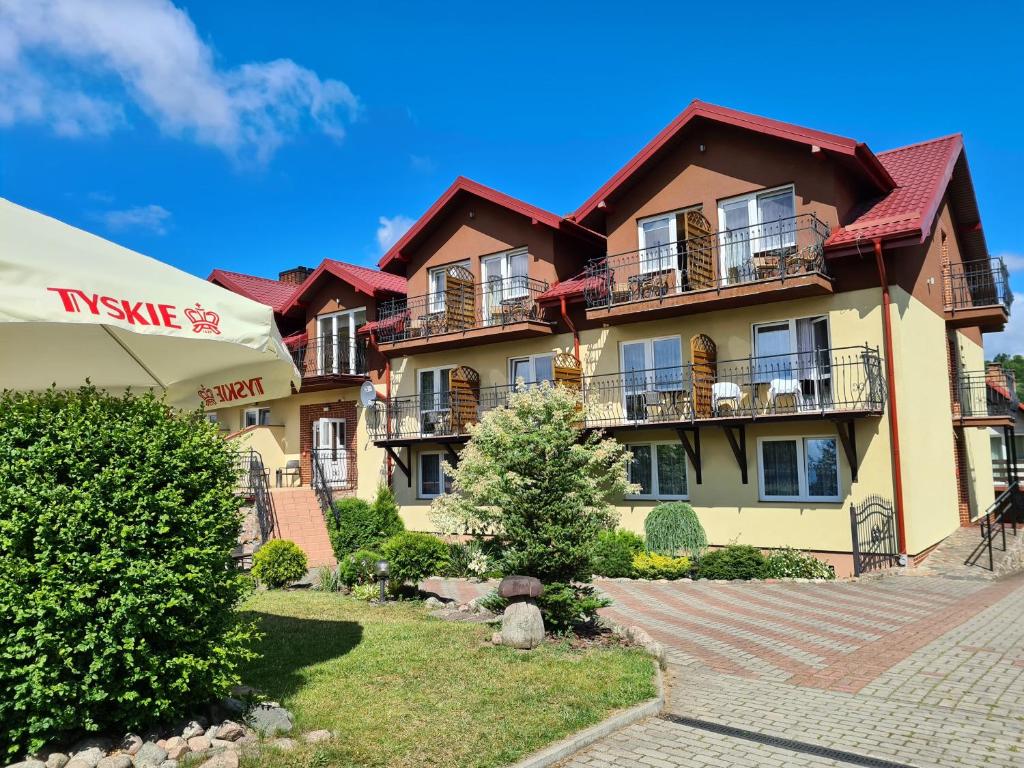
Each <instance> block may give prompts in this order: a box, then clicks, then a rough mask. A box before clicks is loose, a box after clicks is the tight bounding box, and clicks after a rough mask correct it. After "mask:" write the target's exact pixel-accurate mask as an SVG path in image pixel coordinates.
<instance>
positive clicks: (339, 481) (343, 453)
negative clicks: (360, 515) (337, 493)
mask: <svg viewBox="0 0 1024 768" xmlns="http://www.w3.org/2000/svg"><path fill="white" fill-rule="evenodd" d="M345 437H346V433H345V420H344V419H335V418H324V419H317V420H316V421H315V422H313V473H314V474H315V475H316V477H317V479H320V478H323V479H324V480H325V481H326V482H327V484H328V485H329V486H332V487H333V486H339V485H344V484H345V482H346V481H347V480H348V448H347V447H346V446H347V442H346V439H345Z"/></svg>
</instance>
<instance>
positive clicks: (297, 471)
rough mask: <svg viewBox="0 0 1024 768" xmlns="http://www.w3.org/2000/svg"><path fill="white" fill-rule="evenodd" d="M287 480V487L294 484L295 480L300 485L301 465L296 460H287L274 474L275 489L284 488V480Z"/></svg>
mask: <svg viewBox="0 0 1024 768" xmlns="http://www.w3.org/2000/svg"><path fill="white" fill-rule="evenodd" d="M285 477H287V478H288V481H289V482H288V485H289V486H292V485H295V484H296V483H295V482H294V481H295V480H299V482H300V483H301V479H302V472H301V465H300V463H299V460H298V459H288V461H287V462H286V463H285V465H284V467H283V468H279V469H278V470H277V473H276V481H277V487H278V488H281V487H283V486H284V479H285Z"/></svg>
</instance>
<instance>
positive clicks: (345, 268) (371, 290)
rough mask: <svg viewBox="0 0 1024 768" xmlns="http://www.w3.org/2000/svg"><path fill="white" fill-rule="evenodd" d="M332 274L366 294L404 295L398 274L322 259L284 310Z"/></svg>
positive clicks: (403, 288) (403, 284)
mask: <svg viewBox="0 0 1024 768" xmlns="http://www.w3.org/2000/svg"><path fill="white" fill-rule="evenodd" d="M325 274H326V275H333V276H334V277H337V278H338V279H339V280H343V281H344V282H346V283H348V284H349V285H351V286H352V287H353V288H355V289H356V290H357V291H359V292H360V293H365V294H366V295H367V296H381V295H394V294H398V295H404V294H405V284H406V280H405V278H404V277H402V276H400V275H393V274H391V273H389V272H381V271H380V270H379V269H373V268H372V267H361V266H359V265H358V264H349V263H348V262H345V261H336V260H335V259H324V260H323V261H322V262H321V263H320V266H319V267H317V268H316V270H314V272H313V274H311V275H310V276H309V277H307V278H306V281H305V282H304V283H303V284H302V285H301V286H300V287H299V290H297V291H295V293H294V294H292V297H291V300H290V301H289V302H288V305H287V306H286V307H285V311H289V310H291V309H292V308H293V307H295V306H297V305H298V303H299V302H300V301H302V299H303V298H305V297H306V296H308V295H309V292H310V291H311V290H312V288H313V286H314V285H316V284H317V283H318V282H319V281H320V280H321V279H322V277H323V276H324V275H325Z"/></svg>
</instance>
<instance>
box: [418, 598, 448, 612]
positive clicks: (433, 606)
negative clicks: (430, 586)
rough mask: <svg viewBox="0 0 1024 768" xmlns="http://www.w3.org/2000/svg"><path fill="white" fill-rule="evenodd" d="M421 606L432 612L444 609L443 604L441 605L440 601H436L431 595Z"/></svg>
mask: <svg viewBox="0 0 1024 768" xmlns="http://www.w3.org/2000/svg"><path fill="white" fill-rule="evenodd" d="M423 604H424V605H425V606H427V608H429V609H430V610H432V611H433V610H437V609H438V608H444V603H442V602H441V601H440V600H438V599H437V598H436V597H434V596H433V595H431V596H430V597H428V598H427V599H426V600H424V601H423Z"/></svg>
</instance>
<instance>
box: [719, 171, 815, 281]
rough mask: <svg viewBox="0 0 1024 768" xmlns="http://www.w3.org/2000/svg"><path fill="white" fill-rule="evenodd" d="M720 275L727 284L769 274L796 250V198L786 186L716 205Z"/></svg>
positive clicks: (790, 188)
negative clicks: (719, 247) (779, 262)
mask: <svg viewBox="0 0 1024 768" xmlns="http://www.w3.org/2000/svg"><path fill="white" fill-rule="evenodd" d="M718 228H719V239H720V245H721V265H720V266H721V270H722V271H721V274H722V278H723V281H724V282H725V283H726V284H735V283H744V282H750V281H752V280H756V279H758V277H759V276H760V275H761V274H763V273H768V272H769V271H771V268H772V267H773V266H774V265H776V264H777V263H778V261H779V259H784V258H785V257H786V256H787V255H789V253H791V252H792V251H793V250H794V249H795V248H796V197H795V194H794V190H793V187H791V186H787V187H782V188H779V189H772V190H768V191H766V192H756V193H754V194H750V195H743V196H742V197H734V198H731V199H729V200H723V201H721V202H720V203H719V204H718Z"/></svg>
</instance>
